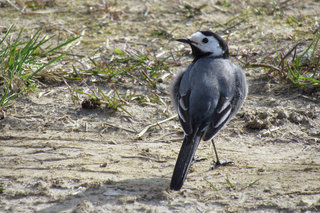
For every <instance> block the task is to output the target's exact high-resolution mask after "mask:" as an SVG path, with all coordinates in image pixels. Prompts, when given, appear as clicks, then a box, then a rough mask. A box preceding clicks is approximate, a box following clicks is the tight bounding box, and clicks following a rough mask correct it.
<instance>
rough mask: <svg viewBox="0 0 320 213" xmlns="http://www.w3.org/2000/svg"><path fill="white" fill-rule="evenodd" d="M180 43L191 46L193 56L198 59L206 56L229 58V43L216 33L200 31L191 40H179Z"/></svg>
mask: <svg viewBox="0 0 320 213" xmlns="http://www.w3.org/2000/svg"><path fill="white" fill-rule="evenodd" d="M177 41H179V42H183V43H187V44H189V45H190V46H191V49H192V55H193V56H194V57H195V58H196V59H198V58H201V57H204V56H213V57H217V58H229V49H228V45H227V43H226V42H225V41H224V40H223V39H222V38H221V37H220V36H219V35H217V34H216V33H213V32H211V31H199V32H196V33H194V34H192V35H191V36H190V38H181V39H177Z"/></svg>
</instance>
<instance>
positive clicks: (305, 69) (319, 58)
mask: <svg viewBox="0 0 320 213" xmlns="http://www.w3.org/2000/svg"><path fill="white" fill-rule="evenodd" d="M319 40H320V32H317V34H316V35H315V36H314V39H313V40H312V42H311V43H310V44H309V45H308V46H307V47H306V48H305V49H304V50H303V51H302V53H300V54H299V55H298V54H297V48H298V46H300V45H301V44H302V43H298V44H295V45H294V46H293V48H291V49H290V50H289V51H288V52H287V53H286V54H284V53H283V52H279V51H278V49H277V46H276V44H275V51H276V58H275V60H274V62H273V63H274V65H272V64H248V65H247V66H246V68H254V67H263V68H266V69H269V70H271V71H275V74H276V75H275V76H277V77H279V78H280V79H287V80H289V81H290V82H292V83H293V84H296V85H299V86H303V85H320V54H319V50H318V44H319ZM290 55H292V58H291V60H290V59H289V56H290Z"/></svg>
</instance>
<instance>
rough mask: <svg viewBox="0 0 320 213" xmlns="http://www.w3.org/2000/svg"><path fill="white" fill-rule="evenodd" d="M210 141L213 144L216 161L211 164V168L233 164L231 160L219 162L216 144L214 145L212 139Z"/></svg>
mask: <svg viewBox="0 0 320 213" xmlns="http://www.w3.org/2000/svg"><path fill="white" fill-rule="evenodd" d="M211 143H212V146H213V150H214V153H215V154H216V161H215V162H214V164H213V165H212V169H215V168H217V167H219V166H227V165H231V164H233V162H232V161H223V162H222V163H221V162H220V160H219V157H218V152H217V149H216V146H215V145H214V141H213V139H212V140H211Z"/></svg>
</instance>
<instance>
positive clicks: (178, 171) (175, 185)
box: [170, 135, 201, 191]
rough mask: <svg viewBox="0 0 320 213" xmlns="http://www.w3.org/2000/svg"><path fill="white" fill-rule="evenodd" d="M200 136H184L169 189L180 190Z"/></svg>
mask: <svg viewBox="0 0 320 213" xmlns="http://www.w3.org/2000/svg"><path fill="white" fill-rule="evenodd" d="M200 139H201V136H197V135H196V136H194V135H190V136H185V138H184V140H183V144H182V146H181V149H180V153H179V156H178V159H177V162H176V166H175V167H174V171H173V175H172V179H171V184H170V189H172V190H176V191H178V190H180V189H181V187H182V185H183V182H184V180H185V179H186V176H187V173H188V170H189V167H190V164H191V161H192V158H193V156H194V154H195V152H196V150H197V148H198V145H199V143H200Z"/></svg>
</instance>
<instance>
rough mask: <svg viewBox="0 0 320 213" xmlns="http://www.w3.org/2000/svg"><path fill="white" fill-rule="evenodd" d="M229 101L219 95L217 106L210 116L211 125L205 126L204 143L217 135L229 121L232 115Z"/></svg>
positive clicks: (230, 99) (229, 98)
mask: <svg viewBox="0 0 320 213" xmlns="http://www.w3.org/2000/svg"><path fill="white" fill-rule="evenodd" d="M231 101H232V98H231V97H225V96H224V95H223V94H220V97H219V101H218V104H217V106H216V108H215V110H214V112H213V114H212V120H211V123H210V124H209V125H208V126H207V129H206V132H205V135H204V137H203V140H204V141H207V140H210V139H211V138H213V137H214V136H215V135H216V134H217V133H218V131H219V130H220V129H221V128H222V127H223V126H224V125H225V124H226V123H227V122H228V121H229V119H230V118H231V116H232V115H233V108H232V104H231Z"/></svg>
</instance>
